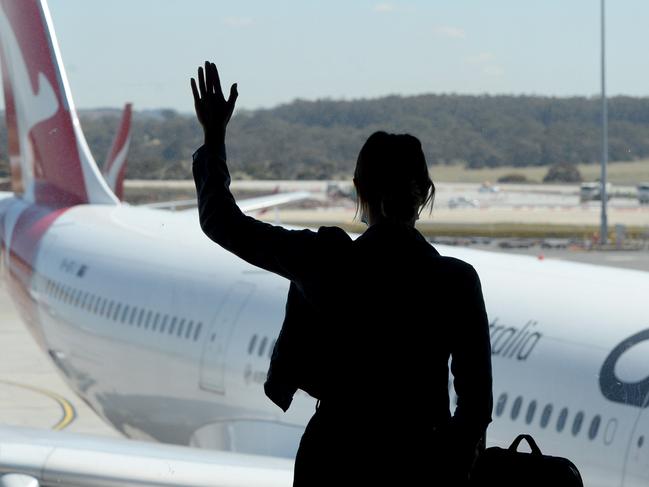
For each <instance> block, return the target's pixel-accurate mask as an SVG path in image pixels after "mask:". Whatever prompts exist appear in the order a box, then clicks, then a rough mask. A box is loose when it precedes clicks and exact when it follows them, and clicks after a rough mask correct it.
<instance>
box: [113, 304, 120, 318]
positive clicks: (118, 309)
mask: <svg viewBox="0 0 649 487" xmlns="http://www.w3.org/2000/svg"><path fill="white" fill-rule="evenodd" d="M121 308H122V303H117V306H115V312H114V313H113V321H117V317H118V316H119V312H120V310H121Z"/></svg>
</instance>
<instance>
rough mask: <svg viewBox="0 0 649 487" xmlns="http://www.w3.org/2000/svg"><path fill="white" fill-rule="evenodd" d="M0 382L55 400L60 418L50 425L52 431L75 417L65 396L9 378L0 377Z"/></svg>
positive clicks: (61, 427) (59, 429)
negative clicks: (59, 410)
mask: <svg viewBox="0 0 649 487" xmlns="http://www.w3.org/2000/svg"><path fill="white" fill-rule="evenodd" d="M0 384H6V385H9V386H14V387H20V388H22V389H27V390H30V391H33V392H37V393H38V394H42V395H44V396H47V397H49V398H50V399H52V400H53V401H55V402H56V403H57V404H58V405H59V407H60V408H61V419H59V421H58V422H57V423H56V424H55V425H54V426H52V429H53V430H54V431H61V430H63V429H65V428H67V427H68V426H70V424H72V422H73V421H74V420H75V419H76V418H77V412H76V410H75V409H74V406H73V405H72V404H71V403H70V401H68V400H67V399H66V398H65V397H63V396H61V395H59V394H57V393H56V392H52V391H48V390H47V389H41V388H40V387H35V386H30V385H27V384H20V383H19V382H13V381H9V380H2V379H0Z"/></svg>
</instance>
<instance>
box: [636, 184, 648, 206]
mask: <svg viewBox="0 0 649 487" xmlns="http://www.w3.org/2000/svg"><path fill="white" fill-rule="evenodd" d="M638 201H639V202H640V204H641V205H646V204H649V183H641V184H638Z"/></svg>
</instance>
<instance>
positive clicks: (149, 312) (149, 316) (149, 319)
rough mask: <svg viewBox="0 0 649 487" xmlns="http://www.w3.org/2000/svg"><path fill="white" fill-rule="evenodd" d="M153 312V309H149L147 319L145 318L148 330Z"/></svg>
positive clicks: (145, 325)
mask: <svg viewBox="0 0 649 487" xmlns="http://www.w3.org/2000/svg"><path fill="white" fill-rule="evenodd" d="M152 314H153V311H151V310H149V311H147V312H146V320H144V329H145V330H148V329H149V323H150V322H151V315H152Z"/></svg>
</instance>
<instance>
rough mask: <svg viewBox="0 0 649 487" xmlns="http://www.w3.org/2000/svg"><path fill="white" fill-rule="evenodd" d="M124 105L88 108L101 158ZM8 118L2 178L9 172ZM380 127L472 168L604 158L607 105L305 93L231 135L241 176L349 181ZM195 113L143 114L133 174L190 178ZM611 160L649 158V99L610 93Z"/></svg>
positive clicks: (0, 132) (440, 161) (435, 161)
mask: <svg viewBox="0 0 649 487" xmlns="http://www.w3.org/2000/svg"><path fill="white" fill-rule="evenodd" d="M119 115H120V111H119V110H115V109H96V110H81V111H80V118H81V123H82V125H83V129H84V132H85V134H86V137H87V139H88V143H89V145H90V147H91V149H92V151H93V154H94V155H95V157H96V159H97V161H98V163H100V164H101V163H102V162H103V160H104V157H105V155H106V153H107V151H108V148H109V146H110V143H111V140H112V138H113V135H114V133H115V131H116V129H117V124H118V121H119ZM4 124H5V121H4V116H3V117H2V119H1V122H0V177H1V176H5V175H7V173H8V163H7V156H6V151H7V146H6V129H5V125H4ZM376 130H387V131H391V132H408V133H411V134H413V135H416V136H417V137H419V138H420V139H421V141H422V143H423V146H424V150H425V152H426V157H427V160H428V162H429V164H430V165H431V166H433V165H450V166H464V167H467V168H469V169H479V168H482V169H484V168H497V167H501V166H514V167H520V168H523V167H542V166H549V165H552V164H557V163H569V164H578V163H596V162H598V161H599V157H600V150H601V149H600V105H599V100H598V99H595V98H583V97H582V98H579V97H575V98H551V97H533V96H486V95H485V96H460V95H420V96H411V97H400V96H389V97H384V98H378V99H371V100H353V101H333V100H318V101H304V100H296V101H294V102H293V103H290V104H286V105H281V106H278V107H276V108H273V109H267V110H255V111H243V110H242V111H239V112H237V114H236V115H235V117H234V118H233V119H232V121H231V123H230V128H229V132H228V156H229V163H230V168H231V171H232V173H233V177H235V178H237V177H238V178H252V179H336V178H349V177H350V175H351V173H352V172H353V168H354V164H355V161H356V156H357V154H358V151H359V149H360V147H361V145H362V144H363V142H364V141H365V139H366V138H367V137H368V136H369V135H370V134H371V133H372V132H374V131H376ZM201 139H202V132H201V130H200V128H199V127H198V125H197V123H196V121H195V120H194V117H193V115H192V116H190V115H186V114H179V113H177V112H174V111H172V110H147V111H144V112H137V111H136V112H135V113H134V118H133V132H132V139H131V152H130V156H129V166H128V170H127V177H128V178H132V179H185V178H190V177H191V154H192V152H193V151H194V150H195V149H196V148H197V147H199V146H200V144H201V143H202V140H201ZM609 146H610V159H611V160H614V161H632V160H638V159H643V158H647V157H649V98H632V97H615V98H612V99H610V100H609Z"/></svg>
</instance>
